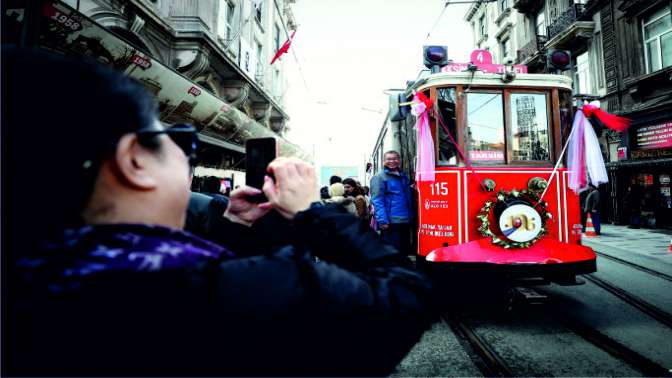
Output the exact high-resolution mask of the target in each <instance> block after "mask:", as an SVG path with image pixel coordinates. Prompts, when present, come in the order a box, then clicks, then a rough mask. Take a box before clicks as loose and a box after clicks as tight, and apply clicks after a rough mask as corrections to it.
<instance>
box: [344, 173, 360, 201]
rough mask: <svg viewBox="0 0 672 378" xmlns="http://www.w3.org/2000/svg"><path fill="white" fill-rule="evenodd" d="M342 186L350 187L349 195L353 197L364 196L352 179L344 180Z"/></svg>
mask: <svg viewBox="0 0 672 378" xmlns="http://www.w3.org/2000/svg"><path fill="white" fill-rule="evenodd" d="M343 185H350V186H352V193H351V194H350V195H351V196H353V197H357V196H360V195H364V189H362V187H361V186H360V185H359V183H358V182H357V181H355V179H353V178H350V177H348V178H345V179H343Z"/></svg>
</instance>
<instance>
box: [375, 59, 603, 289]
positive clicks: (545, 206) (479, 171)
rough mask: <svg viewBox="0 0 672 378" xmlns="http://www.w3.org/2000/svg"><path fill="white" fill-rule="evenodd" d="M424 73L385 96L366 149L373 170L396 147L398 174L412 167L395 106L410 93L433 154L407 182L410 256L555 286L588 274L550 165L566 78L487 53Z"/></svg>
mask: <svg viewBox="0 0 672 378" xmlns="http://www.w3.org/2000/svg"><path fill="white" fill-rule="evenodd" d="M432 71H434V72H433V73H431V74H428V75H426V76H424V77H421V78H420V79H419V80H417V81H415V82H409V86H408V88H407V89H406V90H405V91H400V92H399V93H397V94H392V95H391V109H390V113H389V114H388V118H387V120H386V122H385V125H384V126H383V129H382V130H381V133H380V135H379V138H378V141H377V143H376V147H375V149H374V153H373V157H372V158H373V166H374V170H376V171H378V170H380V169H382V156H383V153H384V152H385V151H388V150H397V151H399V152H400V153H401V157H402V167H403V169H404V172H407V173H410V174H411V175H415V174H417V173H418V172H416V165H417V162H418V159H420V158H422V156H420V155H422V153H423V152H422V151H420V150H419V149H420V148H422V144H418V142H420V141H419V137H418V136H417V135H418V134H416V131H415V130H413V125H415V124H416V121H417V119H416V117H415V116H413V115H411V114H407V112H406V111H405V109H404V106H405V105H409V104H410V102H411V100H412V98H413V95H414V94H415V93H422V94H423V95H424V96H425V97H426V99H425V100H426V102H427V105H428V106H427V108H429V110H428V126H429V128H428V130H429V132H430V135H431V137H432V138H431V139H432V142H433V145H434V148H433V151H431V152H432V153H433V155H434V156H433V158H434V161H435V163H434V165H433V166H434V170H433V172H431V176H433V177H432V178H431V179H429V180H427V179H425V180H418V182H417V183H416V191H417V216H418V219H417V220H418V224H417V260H418V262H419V263H422V265H425V266H427V267H437V268H442V269H447V270H449V271H450V272H451V273H452V274H460V273H465V274H468V275H473V274H474V273H486V274H487V275H488V276H490V277H492V276H493V275H496V276H498V277H506V278H509V279H525V280H530V281H533V282H534V281H535V280H539V281H541V282H544V283H547V282H555V283H559V284H563V285H571V284H577V281H576V276H577V275H580V274H586V273H591V272H594V271H596V264H595V253H594V252H593V251H592V250H591V249H590V248H588V247H585V246H582V245H581V227H582V226H581V220H580V209H579V198H578V196H577V195H576V194H575V193H574V192H573V191H571V190H569V189H568V173H569V172H568V171H567V169H565V168H562V167H561V164H557V165H556V162H558V160H559V159H561V150H562V146H563V145H564V141H565V140H566V139H567V137H568V135H569V132H570V130H571V127H572V119H573V108H572V93H571V79H570V78H568V77H566V76H562V75H550V74H527V73H525V72H526V68H525V67H522V66H513V65H509V66H504V65H493V64H491V59H490V57H489V54H488V52H487V51H476V52H474V54H472V62H471V63H470V64H463V65H460V64H449V65H446V66H444V67H442V68H441V70H440V72H438V71H439V70H438V69H434V70H432ZM416 100H417V97H416ZM430 101H431V102H430ZM400 104H401V106H400ZM418 146H420V148H419V147H418ZM554 168H556V169H554ZM424 173H427V172H424ZM552 176H553V177H552ZM542 197H543V198H542Z"/></svg>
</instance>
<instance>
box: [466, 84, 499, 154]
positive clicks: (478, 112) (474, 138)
mask: <svg viewBox="0 0 672 378" xmlns="http://www.w3.org/2000/svg"><path fill="white" fill-rule="evenodd" d="M502 100H503V96H502V94H501V93H479V92H469V93H468V94H467V151H468V152H467V153H468V154H469V160H471V161H473V162H475V163H486V164H489V163H495V164H496V163H504V162H505V145H504V104H503V101H502Z"/></svg>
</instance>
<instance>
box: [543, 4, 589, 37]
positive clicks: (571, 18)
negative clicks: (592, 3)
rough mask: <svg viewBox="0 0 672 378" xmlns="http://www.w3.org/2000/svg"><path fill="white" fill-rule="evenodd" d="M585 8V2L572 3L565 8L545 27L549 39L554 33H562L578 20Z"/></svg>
mask: <svg viewBox="0 0 672 378" xmlns="http://www.w3.org/2000/svg"><path fill="white" fill-rule="evenodd" d="M585 9H586V6H585V4H574V5H572V6H570V7H569V8H567V10H565V11H564V12H562V13H560V15H559V16H558V17H557V18H556V19H555V20H553V23H552V24H551V25H550V26H549V27H548V28H547V30H548V33H547V35H548V38H549V39H551V38H553V37H555V36H556V35H558V34H560V33H562V31H564V30H565V29H567V28H568V27H570V26H571V25H572V24H573V23H575V22H576V21H578V20H579V19H580V18H581V16H583V13H584V11H585Z"/></svg>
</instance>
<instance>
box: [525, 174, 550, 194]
mask: <svg viewBox="0 0 672 378" xmlns="http://www.w3.org/2000/svg"><path fill="white" fill-rule="evenodd" d="M547 187H548V181H546V179H544V178H541V177H532V178H531V179H530V181H528V182H527V189H528V190H529V191H530V192H542V191H544V190H546V188H547Z"/></svg>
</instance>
